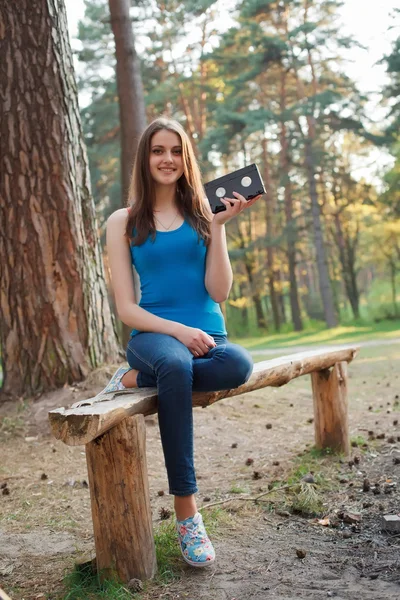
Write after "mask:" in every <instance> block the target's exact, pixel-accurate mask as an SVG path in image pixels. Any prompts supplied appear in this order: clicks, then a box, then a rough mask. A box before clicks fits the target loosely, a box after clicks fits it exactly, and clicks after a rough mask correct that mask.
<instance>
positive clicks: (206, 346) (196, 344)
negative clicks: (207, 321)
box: [175, 325, 217, 357]
mask: <svg viewBox="0 0 400 600" xmlns="http://www.w3.org/2000/svg"><path fill="white" fill-rule="evenodd" d="M175 337H176V339H177V340H179V341H180V342H182V344H185V346H186V348H188V349H189V350H190V352H191V353H192V354H193V356H196V357H199V356H204V355H205V354H207V352H209V351H210V350H211V348H214V347H215V346H216V345H217V344H216V343H215V342H214V340H213V338H212V337H211V336H210V335H208V333H205V331H202V330H201V329H196V328H195V327H187V326H186V325H181V327H180V328H179V329H178V331H177V333H176V334H175Z"/></svg>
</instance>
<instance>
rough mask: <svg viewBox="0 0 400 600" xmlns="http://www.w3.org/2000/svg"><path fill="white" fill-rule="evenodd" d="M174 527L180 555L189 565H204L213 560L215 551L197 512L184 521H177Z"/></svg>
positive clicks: (201, 518)
mask: <svg viewBox="0 0 400 600" xmlns="http://www.w3.org/2000/svg"><path fill="white" fill-rule="evenodd" d="M176 529H177V531H178V538H179V546H180V549H181V552H182V556H183V558H184V559H185V561H186V562H187V563H188V564H189V565H191V566H192V567H205V566H207V565H210V564H212V563H213V562H214V560H215V551H214V548H213V545H212V543H211V542H210V540H209V538H208V535H207V533H206V530H205V527H204V523H203V517H202V516H201V514H200V513H199V512H197V513H196V514H195V515H194V516H193V517H189V518H188V519H185V520H184V521H177V522H176Z"/></svg>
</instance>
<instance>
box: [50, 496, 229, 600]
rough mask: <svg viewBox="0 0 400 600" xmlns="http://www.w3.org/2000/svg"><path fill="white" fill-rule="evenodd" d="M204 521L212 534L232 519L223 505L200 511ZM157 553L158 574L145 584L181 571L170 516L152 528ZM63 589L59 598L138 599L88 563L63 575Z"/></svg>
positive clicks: (159, 581) (169, 578)
mask: <svg viewBox="0 0 400 600" xmlns="http://www.w3.org/2000/svg"><path fill="white" fill-rule="evenodd" d="M202 514H203V519H204V524H205V526H206V528H207V532H208V534H209V535H213V536H215V535H216V534H218V530H219V529H220V528H221V527H222V525H224V524H225V525H229V524H231V523H232V516H231V515H230V514H229V513H228V512H227V511H226V510H224V509H223V508H221V507H215V508H213V509H212V510H206V511H204V512H203V513H202ZM154 542H155V547H156V557H157V575H156V577H155V578H154V579H153V581H152V582H148V583H146V584H145V587H148V586H165V585H168V584H169V583H171V582H172V581H176V580H179V579H180V578H181V577H182V574H183V572H184V571H183V568H184V563H183V559H182V556H181V552H180V549H179V546H178V543H177V534H176V530H175V525H174V522H173V521H172V520H168V521H162V522H161V523H160V524H159V526H158V527H157V529H156V530H155V532H154ZM64 586H65V588H66V591H65V593H64V595H63V596H62V600H95V599H96V600H97V599H98V598H99V599H100V598H107V599H108V600H128V599H130V600H132V599H137V600H140V598H141V597H142V596H141V594H140V593H136V594H133V593H132V592H131V591H129V590H128V589H127V588H126V587H125V586H124V584H122V583H120V582H119V581H117V580H115V579H105V580H103V581H102V580H101V577H100V576H99V574H97V573H95V572H94V571H93V568H92V565H91V564H90V563H85V564H84V565H83V566H79V567H75V569H74V571H72V572H71V573H68V574H67V575H66V577H65V578H64Z"/></svg>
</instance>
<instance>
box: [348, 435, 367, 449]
mask: <svg viewBox="0 0 400 600" xmlns="http://www.w3.org/2000/svg"><path fill="white" fill-rule="evenodd" d="M366 443H367V440H366V439H365V438H364V437H363V436H362V435H356V436H354V437H352V438H350V444H351V446H352V447H353V448H355V447H357V446H364V444H366Z"/></svg>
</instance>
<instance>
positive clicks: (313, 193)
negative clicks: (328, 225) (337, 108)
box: [305, 132, 338, 327]
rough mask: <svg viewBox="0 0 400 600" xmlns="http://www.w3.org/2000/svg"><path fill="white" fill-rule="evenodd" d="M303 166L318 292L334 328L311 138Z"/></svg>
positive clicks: (307, 144) (333, 312) (306, 141)
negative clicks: (306, 185)
mask: <svg viewBox="0 0 400 600" xmlns="http://www.w3.org/2000/svg"><path fill="white" fill-rule="evenodd" d="M305 164H306V168H307V173H308V183H309V189H310V199H311V215H312V222H313V230H314V244H315V252H316V259H317V266H318V279H319V290H320V294H321V299H322V304H323V308H324V316H325V322H326V324H327V326H328V327H336V325H337V324H338V321H337V316H336V312H335V307H334V303H333V294H332V288H331V282H330V279H329V273H328V263H327V257H326V250H325V243H324V238H323V233H322V223H321V211H320V206H319V202H318V193H317V186H316V182H315V166H314V157H313V151H312V137H311V135H310V132H309V136H308V137H307V138H306V140H305Z"/></svg>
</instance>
